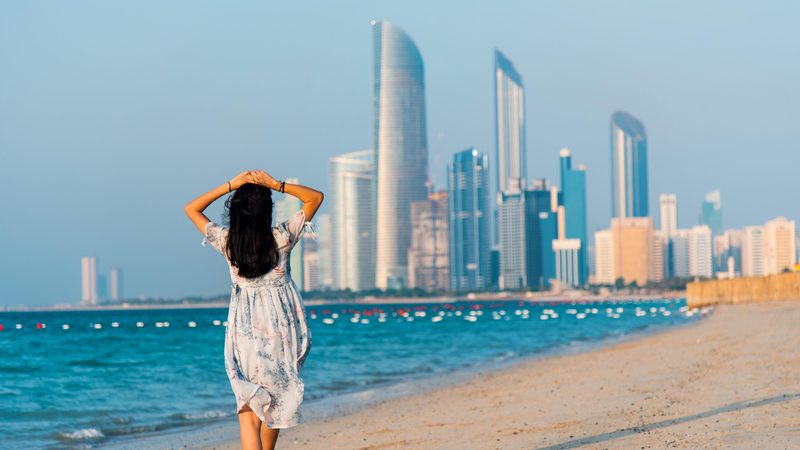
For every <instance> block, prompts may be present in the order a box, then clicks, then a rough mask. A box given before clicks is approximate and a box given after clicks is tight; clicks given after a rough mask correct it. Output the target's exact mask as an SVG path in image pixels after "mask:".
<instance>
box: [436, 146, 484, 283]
mask: <svg viewBox="0 0 800 450" xmlns="http://www.w3.org/2000/svg"><path fill="white" fill-rule="evenodd" d="M447 190H448V194H449V195H448V199H449V200H448V201H449V219H450V224H449V225H450V288H451V289H453V290H462V289H482V288H484V287H486V286H487V285H488V283H489V270H490V269H489V264H490V261H489V259H490V250H491V245H490V236H489V161H488V157H487V156H486V155H485V154H480V153H478V150H477V149H474V148H470V149H467V150H463V151H460V152H458V153H456V154H454V155H453V161H452V163H450V164H449V165H448V167H447Z"/></svg>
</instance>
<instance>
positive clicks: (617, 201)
mask: <svg viewBox="0 0 800 450" xmlns="http://www.w3.org/2000/svg"><path fill="white" fill-rule="evenodd" d="M648 215H649V209H648V181H647V134H646V133H645V129H644V125H642V123H641V122H639V120H637V119H636V118H635V117H633V116H632V115H630V114H628V113H626V112H622V111H617V112H615V113H614V114H612V115H611V217H618V218H625V217H647V216H648Z"/></svg>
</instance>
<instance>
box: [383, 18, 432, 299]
mask: <svg viewBox="0 0 800 450" xmlns="http://www.w3.org/2000/svg"><path fill="white" fill-rule="evenodd" d="M372 25H373V30H374V34H373V37H374V45H375V47H374V51H375V54H374V61H373V62H374V71H375V86H374V87H375V90H374V94H375V97H374V99H375V105H374V106H375V128H374V133H375V190H376V195H375V196H374V197H373V198H374V199H375V202H376V203H375V211H376V213H375V214H376V219H375V220H376V228H375V230H376V231H375V234H376V239H375V253H376V257H375V285H376V287H378V288H380V289H387V288H401V287H403V286H405V285H406V281H407V280H406V278H407V277H408V248H409V247H410V246H411V203H412V202H414V201H418V200H425V199H427V197H428V188H427V182H428V138H427V130H426V125H425V123H426V119H425V81H424V65H423V62H422V56H421V55H420V52H419V50H418V49H417V46H416V45H415V44H414V41H412V40H411V38H410V37H409V36H408V35H407V34H406V33H405V32H404V31H403V30H401V29H400V28H397V27H396V26H394V25H393V24H391V23H389V22H385V21H373V22H372Z"/></svg>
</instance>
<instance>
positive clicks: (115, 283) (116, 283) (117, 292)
mask: <svg viewBox="0 0 800 450" xmlns="http://www.w3.org/2000/svg"><path fill="white" fill-rule="evenodd" d="M110 278H111V283H110V284H111V286H110V287H111V292H110V297H111V300H114V301H120V300H122V299H124V298H125V297H124V294H123V292H122V269H120V268H118V267H116V268H113V269H111V274H110Z"/></svg>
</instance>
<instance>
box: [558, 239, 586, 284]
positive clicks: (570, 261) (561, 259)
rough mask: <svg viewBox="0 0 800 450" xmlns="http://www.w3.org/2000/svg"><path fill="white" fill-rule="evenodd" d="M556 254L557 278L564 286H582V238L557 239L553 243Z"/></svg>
mask: <svg viewBox="0 0 800 450" xmlns="http://www.w3.org/2000/svg"><path fill="white" fill-rule="evenodd" d="M552 245H553V253H554V254H555V266H556V276H555V278H556V280H558V282H559V283H561V285H563V286H580V280H579V276H578V275H579V272H580V270H581V269H580V264H581V261H580V255H581V241H580V239H556V240H554V241H553V243H552Z"/></svg>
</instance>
